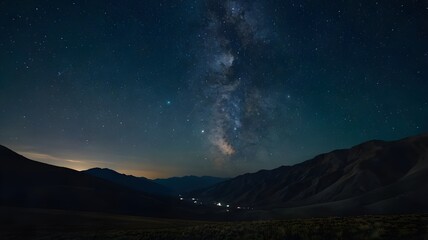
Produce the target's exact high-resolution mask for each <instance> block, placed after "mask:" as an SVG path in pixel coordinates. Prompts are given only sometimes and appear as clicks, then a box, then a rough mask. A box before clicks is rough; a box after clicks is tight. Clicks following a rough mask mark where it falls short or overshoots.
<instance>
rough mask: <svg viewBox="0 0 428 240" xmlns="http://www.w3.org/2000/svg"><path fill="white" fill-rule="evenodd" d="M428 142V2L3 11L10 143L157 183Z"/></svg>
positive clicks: (58, 161)
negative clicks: (385, 143) (418, 138)
mask: <svg viewBox="0 0 428 240" xmlns="http://www.w3.org/2000/svg"><path fill="white" fill-rule="evenodd" d="M427 131H428V1H417V0H413V1H402V0H400V1H398V0H385V1H344V0H334V1H312V0H306V1H303V0H302V1H291V0H290V1H285V0H265V1H262V0H254V1H245V0H218V1H214V0H197V1H190V0H189V1H187V0H181V1H179V0H175V1H174V0H170V1H166V0H141V1H138V0H124V1H114V0H104V1H97V0H93V1H92V0H91V1H89V0H82V1H78V0H76V1H53V0H50V1H48V0H44V1H42V0H40V1H15V0H9V1H0V144H2V145H5V146H7V147H9V148H12V149H13V150H15V151H18V152H19V153H21V154H23V155H25V156H27V157H29V158H31V159H35V160H39V161H43V162H47V163H50V164H54V165H59V166H66V167H71V168H74V169H78V170H82V169H87V168H90V167H95V166H98V167H108V168H112V169H115V170H117V171H120V172H125V173H128V174H134V175H137V176H146V177H149V178H156V177H169V176H175V175H177V176H182V175H190V174H194V175H214V176H235V175H237V174H241V173H244V172H252V171H257V170H259V169H270V168H275V167H278V166H281V165H290V164H295V163H298V162H301V161H304V160H307V159H309V158H311V157H313V156H315V155H317V154H319V153H322V152H327V151H331V150H334V149H337V148H345V147H351V146H352V145H355V144H358V143H360V142H363V141H366V140H371V139H383V140H393V139H399V138H402V137H406V136H409V135H415V134H419V133H422V132H427Z"/></svg>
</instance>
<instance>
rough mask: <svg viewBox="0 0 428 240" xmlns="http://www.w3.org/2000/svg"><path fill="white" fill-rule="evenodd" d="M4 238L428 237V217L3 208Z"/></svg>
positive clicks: (0, 212)
mask: <svg viewBox="0 0 428 240" xmlns="http://www.w3.org/2000/svg"><path fill="white" fill-rule="evenodd" d="M0 238H1V239H2V240H8V239H64V240H68V239H75V240H77V239H136V240H137V239H183V240H185V239H186V240H187V239H219V240H220V239H221V240H224V239H302V240H304V239H428V215H427V214H422V215H387V216H358V217H345V218H338V217H329V218H307V219H294V220H272V221H251V222H204V221H187V220H172V219H156V218H144V217H135V216H123V215H111V214H100V213H87V212H73V211H61V210H41V209H21V208H5V207H0Z"/></svg>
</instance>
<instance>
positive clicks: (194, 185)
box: [153, 176, 227, 193]
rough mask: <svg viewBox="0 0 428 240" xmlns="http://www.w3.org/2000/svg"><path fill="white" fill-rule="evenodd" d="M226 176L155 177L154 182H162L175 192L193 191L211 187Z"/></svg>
mask: <svg viewBox="0 0 428 240" xmlns="http://www.w3.org/2000/svg"><path fill="white" fill-rule="evenodd" d="M225 180H227V178H218V177H210V176H202V177H197V176H184V177H172V178H165V179H155V180H153V181H155V182H156V183H159V184H162V185H164V186H166V187H168V188H170V189H173V190H174V191H175V192H176V193H186V192H191V191H195V190H197V189H202V188H207V187H211V186H213V185H215V184H217V183H220V182H223V181H225Z"/></svg>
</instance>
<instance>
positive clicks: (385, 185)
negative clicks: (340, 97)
mask: <svg viewBox="0 0 428 240" xmlns="http://www.w3.org/2000/svg"><path fill="white" fill-rule="evenodd" d="M427 183H428V134H424V135H419V136H415V137H409V138H405V139H402V140H399V141H391V142H386V141H378V140H374V141H369V142H366V143H362V144H360V145H357V146H355V147H352V148H350V149H342V150H336V151H332V152H329V153H325V154H321V155H319V156H316V157H315V158H313V159H311V160H308V161H305V162H302V163H299V164H296V165H294V166H283V167H279V168H276V169H273V170H261V171H259V172H256V173H247V174H244V175H241V176H238V177H235V178H232V179H228V180H226V179H220V178H213V177H194V176H187V177H181V178H170V179H156V180H149V179H146V178H140V177H134V176H129V175H125V174H120V173H117V172H115V171H113V170H110V169H100V168H95V169H89V170H87V171H83V172H79V171H75V170H71V169H67V168H62V167H56V166H52V165H48V164H44V163H40V162H36V161H33V160H30V159H27V158H25V157H23V156H21V155H19V154H17V153H15V152H13V151H11V150H9V149H7V148H6V147H3V146H0V206H15V207H31V208H50V209H69V210H86V211H96V212H113V213H124V214H133V215H145V216H156V217H163V216H164V217H175V218H189V217H192V218H193V217H195V216H199V217H204V218H209V216H214V218H217V219H221V218H222V219H260V218H284V217H296V216H299V217H301V216H323V215H352V214H359V215H360V214H387V213H388V214H389V213H428V184H427ZM195 189H199V190H195ZM189 191H191V192H190V193H187V194H184V196H183V201H181V200H179V199H178V197H177V196H173V197H169V196H168V195H176V194H177V193H184V192H189ZM193 197H195V198H197V201H196V202H195V201H193V200H191V199H192V198H193ZM190 200H191V201H190ZM195 203H197V204H196V205H195ZM199 203H203V204H202V205H200V204H199ZM213 203H221V205H222V207H216V206H214V204H213ZM227 205H229V207H228V209H227V211H226V209H225V207H224V206H227ZM226 208H227V207H226ZM243 209H245V210H243Z"/></svg>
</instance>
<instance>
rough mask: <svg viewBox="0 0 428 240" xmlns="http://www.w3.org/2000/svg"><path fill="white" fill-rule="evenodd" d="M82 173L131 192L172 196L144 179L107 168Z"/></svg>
mask: <svg viewBox="0 0 428 240" xmlns="http://www.w3.org/2000/svg"><path fill="white" fill-rule="evenodd" d="M82 172H84V173H86V174H90V175H92V176H95V177H99V178H102V179H105V180H108V181H111V182H114V183H117V184H119V185H122V186H125V187H128V188H130V189H133V190H137V191H141V192H146V193H151V194H156V195H173V190H171V189H169V188H167V187H165V186H163V185H160V184H158V183H156V182H154V181H152V180H149V179H147V178H144V177H135V176H132V175H126V174H122V173H118V172H116V171H114V170H111V169H108V168H91V169H88V170H85V171H82Z"/></svg>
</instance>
